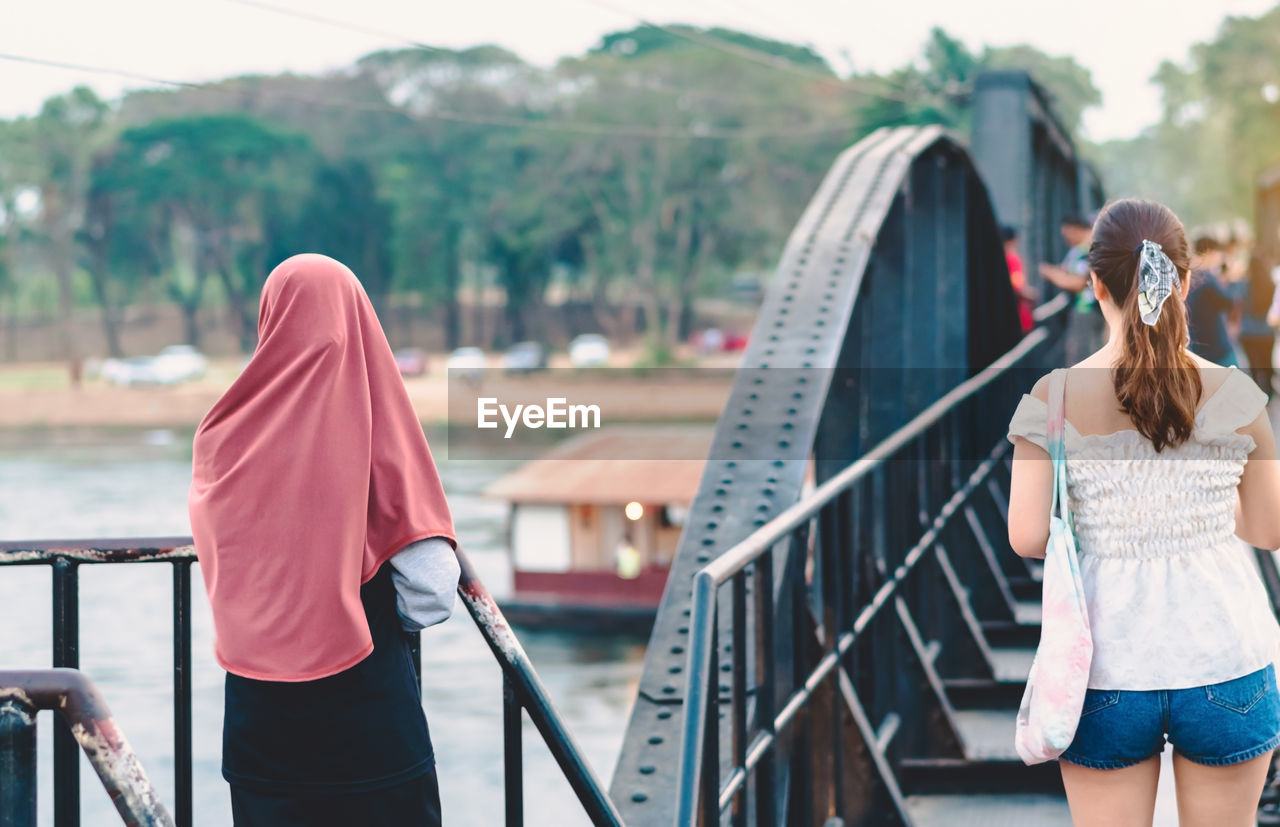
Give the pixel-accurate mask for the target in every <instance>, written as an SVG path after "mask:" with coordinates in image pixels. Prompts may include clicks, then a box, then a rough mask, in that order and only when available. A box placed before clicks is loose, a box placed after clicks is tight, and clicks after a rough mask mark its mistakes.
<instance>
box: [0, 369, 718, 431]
mask: <svg viewBox="0 0 1280 827" xmlns="http://www.w3.org/2000/svg"><path fill="white" fill-rule="evenodd" d="M734 361H736V360H734ZM239 368H240V363H239V362H235V361H215V362H214V363H213V364H211V365H210V369H209V371H208V373H207V374H206V375H205V377H204V378H202V379H200V380H197V381H193V382H185V383H182V384H178V385H171V386H162V387H134V388H121V387H116V386H114V385H110V384H108V383H107V382H104V381H103V380H101V379H87V380H85V381H84V382H82V383H81V385H80V386H79V387H72V385H71V382H70V378H69V376H68V374H67V371H66V367H65V365H60V364H23V365H5V366H0V428H3V429H31V428H81V427H96V428H184V429H185V428H195V426H196V425H198V424H199V423H200V420H201V419H202V418H203V417H204V415H205V412H207V411H208V410H209V408H210V407H212V405H213V403H214V402H216V401H217V400H218V397H219V396H221V395H222V393H223V392H224V391H225V390H226V389H227V387H229V386H230V384H231V383H232V382H233V381H234V380H235V377H236V375H237V374H238V372H239ZM732 381H733V376H732V364H731V363H729V362H728V360H723V359H721V360H715V361H708V362H704V363H702V364H700V365H699V367H697V368H690V369H655V370H651V371H637V370H632V369H628V368H619V369H604V370H591V371H575V370H572V369H567V368H566V369H559V368H556V369H552V370H549V371H542V372H538V373H534V374H529V375H527V376H506V375H504V374H502V373H501V372H500V371H497V370H489V371H486V372H485V374H484V376H483V377H482V378H481V380H480V381H479V382H478V383H477V384H463V383H459V382H456V381H455V382H454V383H453V384H452V385H451V384H450V382H449V380H448V378H447V377H446V376H445V375H444V374H443V373H442V372H437V373H432V374H429V375H426V376H420V377H411V378H406V379H405V388H406V389H407V390H408V391H409V398H410V399H411V400H412V402H413V406H414V410H415V411H417V414H418V418H419V419H420V420H421V421H422V422H423V423H424V424H425V425H444V424H447V423H450V422H454V423H458V422H467V421H470V423H471V424H473V425H474V423H475V419H474V417H475V415H476V402H477V400H478V399H479V398H480V397H493V398H496V399H498V400H500V401H502V402H504V403H515V404H519V403H532V402H535V401H545V400H546V399H548V398H551V397H562V398H567V399H568V400H569V401H570V402H571V403H581V404H593V405H598V406H599V407H600V408H601V409H602V410H603V411H606V412H618V413H620V414H622V415H623V418H624V419H625V420H626V421H631V422H654V423H658V422H714V421H715V420H716V419H717V418H718V417H719V416H720V412H721V411H722V410H723V409H724V406H725V403H726V401H727V400H728V397H729V388H730V386H731V385H732ZM451 394H452V397H453V398H452V400H451V399H450V396H451ZM611 418H612V419H614V420H615V421H616V420H617V419H618V416H617V414H614V415H612V416H611Z"/></svg>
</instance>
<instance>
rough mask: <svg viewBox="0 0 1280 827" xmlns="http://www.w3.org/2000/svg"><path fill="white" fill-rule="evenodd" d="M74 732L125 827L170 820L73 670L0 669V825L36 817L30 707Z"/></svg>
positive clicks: (31, 822)
mask: <svg viewBox="0 0 1280 827" xmlns="http://www.w3.org/2000/svg"><path fill="white" fill-rule="evenodd" d="M42 709H49V710H53V711H55V712H57V713H58V716H59V719H60V720H61V721H62V722H63V723H64V724H66V725H67V726H68V727H70V728H71V730H72V731H73V732H74V733H75V737H76V740H77V741H78V742H79V744H80V746H81V747H82V748H83V749H84V752H85V755H87V756H88V758H89V761H90V763H92V765H93V768H94V770H96V771H97V773H98V778H99V779H101V781H102V786H103V787H104V788H105V789H106V791H107V795H108V796H109V797H110V798H111V801H112V803H113V804H115V807H116V811H117V812H118V813H120V817H121V818H122V819H123V820H124V823H125V824H126V825H128V827H173V820H172V819H171V818H170V817H169V813H168V812H167V811H166V810H165V808H164V805H163V804H161V803H160V797H159V796H158V795H156V791H155V788H153V787H152V786H151V782H150V781H149V780H148V779H147V774H146V773H145V772H144V771H143V769H142V765H141V764H139V763H138V759H137V757H136V756H135V755H134V754H133V750H132V749H131V748H130V747H129V742H128V741H127V740H125V737H124V733H123V732H121V731H120V728H119V727H118V726H116V723H115V719H114V718H112V716H111V710H110V709H108V708H107V703H106V701H104V700H103V699H102V695H101V694H100V693H99V692H98V690H97V688H96V687H95V686H94V685H93V682H92V681H90V680H89V679H88V678H87V677H85V676H84V674H83V673H82V672H80V671H79V670H77V669H41V670H33V671H0V779H2V780H3V781H4V783H3V784H0V824H4V825H5V827H35V824H36V713H37V712H38V711H39V710H42Z"/></svg>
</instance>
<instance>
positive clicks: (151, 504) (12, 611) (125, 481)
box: [0, 431, 644, 827]
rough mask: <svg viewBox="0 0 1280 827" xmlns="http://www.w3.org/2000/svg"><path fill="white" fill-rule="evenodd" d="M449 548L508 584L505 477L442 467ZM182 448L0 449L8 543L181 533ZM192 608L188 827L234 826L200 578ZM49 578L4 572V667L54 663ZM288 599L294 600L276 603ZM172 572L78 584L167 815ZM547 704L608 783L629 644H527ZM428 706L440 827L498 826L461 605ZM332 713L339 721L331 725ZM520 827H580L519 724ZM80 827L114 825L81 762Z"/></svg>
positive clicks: (458, 463) (431, 645)
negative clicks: (496, 486) (498, 495)
mask: <svg viewBox="0 0 1280 827" xmlns="http://www.w3.org/2000/svg"><path fill="white" fill-rule="evenodd" d="M439 466H440V472H441V475H442V477H443V479H444V483H445V489H446V491H447V492H448V494H449V501H450V504H451V506H452V509H453V514H454V519H455V522H456V524H457V530H458V533H459V536H460V537H461V538H462V540H463V542H464V543H465V544H466V547H467V549H468V552H469V554H470V556H471V558H472V561H473V562H474V563H475V566H476V569H477V570H478V572H479V573H480V576H481V577H482V578H483V580H484V581H485V583H486V584H487V585H488V586H489V589H490V590H491V591H492V592H493V593H494V594H495V595H496V596H498V597H499V599H501V597H502V596H503V595H504V594H506V593H507V591H508V589H509V584H510V571H509V569H508V567H507V565H506V558H505V553H504V550H503V537H504V526H503V519H504V514H505V505H504V504H503V503H501V502H494V501H490V500H487V499H484V498H482V497H481V496H480V491H481V490H482V489H483V488H484V486H485V485H487V484H488V483H489V482H490V481H492V480H494V479H496V478H497V477H498V476H500V475H501V474H503V473H505V472H507V471H509V470H511V469H512V468H513V467H514V464H513V463H511V462H509V461H499V460H465V461H464V460H448V459H441V460H440V461H439ZM190 480H191V454H190V435H189V434H182V433H177V432H170V431H148V432H138V431H129V432H110V433H106V432H94V433H75V434H67V433H59V434H12V433H11V434H7V435H0V538H3V539H5V540H18V539H23V540H25V539H33V538H71V537H76V538H81V537H83V538H90V537H142V536H173V535H188V534H189V533H190V529H189V525H188V522H187V513H186V496H187V486H188V484H189V483H190ZM194 571H195V572H196V577H195V578H193V580H194V582H193V586H192V596H193V599H194V608H193V617H192V628H193V634H192V638H193V652H192V659H193V682H194V688H193V693H192V694H193V712H192V714H193V720H194V755H193V758H194V767H195V769H194V781H195V823H196V824H198V825H202V827H220V826H221V825H229V824H230V823H231V811H230V804H229V800H228V795H227V788H226V785H225V783H224V782H223V781H222V777H221V775H220V772H219V766H220V765H219V755H220V746H221V743H220V738H221V727H222V687H223V675H224V673H223V671H222V670H221V668H220V667H218V665H217V664H216V663H215V662H214V660H213V655H212V651H213V650H212V645H213V643H212V641H213V635H212V621H211V617H210V614H209V607H208V604H207V602H206V601H205V598H204V587H203V584H202V583H201V582H200V580H199V567H198V566H197V567H195V569H194ZM50 592H51V587H50V574H49V571H48V568H47V567H44V566H33V567H3V568H0V630H3V631H0V668H42V667H45V666H47V665H49V664H50V663H51V662H52V642H51V641H52V628H51V626H52V623H51V619H50V607H51V597H50ZM281 599H287V598H286V596H284V595H282V596H281ZM171 606H172V574H171V569H170V567H169V566H168V565H111V566H84V567H82V568H81V569H80V635H81V639H80V665H81V668H82V669H83V670H84V671H85V672H86V673H88V675H89V677H90V678H92V679H93V680H94V682H95V683H97V685H98V687H99V689H100V690H101V691H102V693H103V695H104V696H105V697H106V699H107V702H108V704H110V706H111V709H112V712H113V713H114V715H115V718H116V721H117V723H118V724H119V725H120V727H121V728H122V729H123V731H124V733H125V735H126V736H127V737H128V739H129V741H130V743H131V744H132V746H133V748H134V751H135V752H136V753H137V754H138V757H139V759H140V760H141V761H142V764H143V766H144V767H145V768H146V770H147V773H148V774H149V776H150V778H151V780H152V783H153V784H155V786H156V788H157V790H158V791H159V793H160V796H161V798H162V799H164V801H165V802H166V804H168V805H170V806H172V802H173V800H174V793H173V789H174V787H173V783H174V782H173V755H172V743H173V742H172V737H173V735H172V732H173V729H172V727H173V723H172V722H173V700H172V623H173V621H172V609H171ZM521 639H522V641H523V643H524V645H525V648H526V650H527V651H528V653H529V656H530V658H531V659H532V660H533V663H534V665H535V666H536V667H537V668H538V671H539V674H540V675H541V677H542V679H543V681H544V682H545V683H546V685H547V687H548V690H549V691H550V693H551V696H552V699H553V700H554V702H555V703H556V706H557V707H558V708H559V710H560V712H561V714H562V715H563V716H564V718H565V720H566V722H567V724H568V727H569V729H570V731H571V732H572V733H573V734H574V736H575V737H576V738H577V739H578V741H579V743H580V745H581V746H582V748H583V750H584V752H585V754H586V756H587V758H588V760H589V761H590V763H591V765H592V767H593V768H594V769H595V771H596V773H597V775H599V776H600V778H601V780H602V781H604V782H605V783H607V781H608V779H609V777H610V776H611V775H612V772H613V764H614V761H615V760H616V757H617V753H618V749H619V747H620V745H621V742H622V732H623V728H624V726H625V724H626V720H627V716H628V714H629V712H630V706H631V701H632V699H633V698H634V695H635V689H636V685H637V682H638V680H639V675H640V666H641V660H642V658H643V656H644V642H643V641H642V640H637V639H634V638H615V637H598V636H597V637H576V636H568V635H564V634H550V633H536V634H535V633H529V632H523V633H521ZM422 663H423V673H424V676H425V677H424V681H423V705H424V707H425V708H426V711H427V718H428V721H429V723H430V727H431V735H432V740H433V742H434V745H435V750H436V760H437V766H438V772H439V777H440V791H441V799H442V803H443V807H444V815H445V823H446V824H449V825H476V826H477V827H489V826H490V825H497V824H501V823H502V818H503V816H502V801H503V764H502V717H501V712H502V707H501V699H502V680H501V674H500V672H499V670H498V667H497V664H496V662H495V661H494V660H493V657H492V655H491V654H490V652H489V651H488V649H487V647H486V646H485V644H484V641H483V639H482V638H481V636H480V633H479V632H478V631H477V630H476V628H475V626H474V625H473V624H472V622H471V619H470V618H469V617H468V616H467V614H466V611H465V610H464V609H463V607H462V605H461V604H460V603H459V604H458V605H457V607H456V609H455V612H454V615H453V617H452V618H450V619H449V620H448V621H446V622H445V623H443V624H441V625H440V626H437V627H434V628H432V629H429V630H427V631H426V632H424V633H423V637H422ZM334 714H342V710H334ZM50 715H51V713H41V715H40V719H39V727H40V729H39V738H40V745H39V749H40V784H41V790H40V802H39V807H40V824H42V825H44V824H50V823H52V780H51V777H50V776H51V772H52V763H51V762H52V748H51V746H50V744H51V741H52V739H51V736H50V732H51V730H52V720H51V718H50ZM524 755H525V769H524V773H525V798H524V801H525V814H526V823H527V824H530V825H548V827H550V825H555V827H561V825H577V824H584V825H585V824H588V823H589V822H588V821H587V819H586V818H585V817H583V816H582V815H581V812H580V809H579V807H578V805H577V803H576V800H575V799H574V797H573V793H572V791H571V790H570V788H569V786H568V784H567V783H566V782H565V781H564V780H563V778H562V777H561V775H560V773H559V770H558V768H557V767H556V765H555V762H554V761H553V760H552V759H551V757H550V755H549V754H548V753H547V751H546V748H545V747H544V746H543V744H542V740H541V738H540V736H539V735H538V734H537V731H536V730H535V729H534V728H533V726H532V725H531V724H530V723H529V722H528V721H526V722H525V731H524ZM81 788H82V792H81V797H82V805H81V806H82V812H83V822H82V823H83V824H85V825H86V826H87V827H97V825H110V824H113V823H114V824H118V823H119V820H118V818H117V816H116V815H115V812H114V808H113V807H112V806H111V803H110V801H109V800H108V798H107V796H106V794H105V793H104V792H103V790H102V787H101V785H100V784H99V782H98V780H97V776H96V775H94V773H93V770H92V768H91V767H90V766H89V764H88V762H87V761H85V760H83V759H82V762H81Z"/></svg>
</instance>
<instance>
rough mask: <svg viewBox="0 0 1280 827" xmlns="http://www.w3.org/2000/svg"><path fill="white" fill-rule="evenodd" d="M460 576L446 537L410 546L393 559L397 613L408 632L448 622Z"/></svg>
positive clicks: (392, 575)
mask: <svg viewBox="0 0 1280 827" xmlns="http://www.w3.org/2000/svg"><path fill="white" fill-rule="evenodd" d="M460 574H461V570H460V568H459V567H458V558H457V556H456V555H455V554H454V553H453V546H452V545H451V544H450V543H449V541H448V540H446V539H444V538H443V537H429V538H427V539H425V540H419V541H418V542H416V543H410V544H409V545H407V546H405V547H404V548H403V549H401V550H400V551H399V552H398V553H396V555H395V556H394V557H392V558H391V582H392V583H394V584H395V587H396V611H398V612H399V613H400V622H401V625H403V626H404V628H405V630H406V631H410V632H417V631H419V630H421V629H425V628H426V627H428V626H434V625H435V624H437V623H443V622H444V621H445V620H448V619H449V615H451V614H453V603H454V600H455V599H456V596H457V591H458V576H459V575H460Z"/></svg>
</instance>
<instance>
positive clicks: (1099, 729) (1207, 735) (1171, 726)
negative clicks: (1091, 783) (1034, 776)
mask: <svg viewBox="0 0 1280 827" xmlns="http://www.w3.org/2000/svg"><path fill="white" fill-rule="evenodd" d="M1166 736H1167V739H1168V742H1169V743H1170V744H1172V745H1173V748H1174V751H1175V752H1177V753H1178V754H1179V755H1181V756H1183V757H1184V758H1187V759H1188V760H1191V761H1194V762H1196V763H1197V764H1207V765H1208V766H1211V767H1221V766H1225V765H1227V764H1236V763H1239V762H1241V761H1248V760H1249V759H1250V758H1257V757H1258V756H1259V755H1264V754H1266V753H1268V752H1271V750H1273V749H1275V748H1276V747H1277V746H1280V693H1278V692H1277V690H1276V672H1275V666H1267V667H1266V668H1264V669H1259V670H1258V671H1257V672H1253V673H1251V674H1248V675H1245V676H1244V677H1242V678H1234V679H1232V680H1229V681H1223V682H1222V683H1214V684H1210V685H1208V686H1196V687H1192V688H1191V689H1151V690H1143V691H1135V690H1117V689H1090V690H1089V691H1088V692H1086V693H1085V697H1084V708H1083V710H1081V713H1080V725H1079V726H1078V727H1077V728H1076V737H1075V739H1074V740H1073V741H1072V742H1071V746H1069V747H1067V751H1066V752H1064V753H1063V754H1062V759H1063V760H1065V761H1070V762H1071V763H1072V764H1079V765H1080V766H1082V767H1090V768H1092V769H1097V770H1118V769H1121V768H1123V767H1131V766H1133V765H1134V764H1139V763H1141V762H1143V761H1145V760H1147V759H1148V758H1150V757H1152V756H1153V755H1159V754H1160V753H1161V752H1163V751H1164V745H1165V740H1166Z"/></svg>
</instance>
